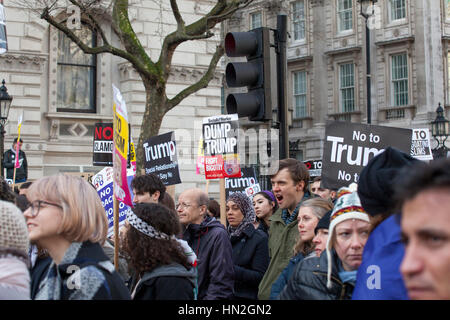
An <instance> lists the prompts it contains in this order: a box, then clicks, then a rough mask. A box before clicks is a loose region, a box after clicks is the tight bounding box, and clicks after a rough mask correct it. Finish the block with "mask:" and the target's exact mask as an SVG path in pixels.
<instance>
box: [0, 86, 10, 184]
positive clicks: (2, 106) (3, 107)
mask: <svg viewBox="0 0 450 320" xmlns="http://www.w3.org/2000/svg"><path fill="white" fill-rule="evenodd" d="M12 99H13V98H12V97H11V96H10V95H9V94H8V89H7V88H6V86H5V79H3V81H2V86H1V87H0V153H1V159H2V163H1V169H2V171H1V176H2V177H3V153H4V148H5V146H4V144H5V124H6V121H7V120H8V114H9V108H10V107H11V102H12Z"/></svg>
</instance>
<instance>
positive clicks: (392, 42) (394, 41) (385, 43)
mask: <svg viewBox="0 0 450 320" xmlns="http://www.w3.org/2000/svg"><path fill="white" fill-rule="evenodd" d="M414 41H415V37H414V36H408V37H402V38H395V39H390V40H385V41H378V42H375V45H376V46H378V47H386V46H391V45H396V44H399V43H403V42H414Z"/></svg>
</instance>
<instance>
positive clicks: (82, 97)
mask: <svg viewBox="0 0 450 320" xmlns="http://www.w3.org/2000/svg"><path fill="white" fill-rule="evenodd" d="M73 31H74V33H75V34H76V35H77V36H78V37H79V38H80V39H81V40H82V41H83V43H85V44H86V45H89V46H96V34H95V33H94V32H93V31H92V30H90V29H89V28H87V27H86V26H84V25H82V28H81V29H78V30H73ZM96 58H97V57H96V55H93V54H85V53H84V52H83V51H82V50H81V49H80V48H79V47H78V46H77V45H76V44H75V43H74V42H73V41H72V40H70V39H69V37H67V36H66V35H65V34H64V33H63V32H61V31H59V32H58V74H57V86H58V89H57V111H63V112H92V113H94V112H96V103H95V100H96V99H95V96H96V94H95V91H96V85H95V84H96V71H97V70H96V69H97V64H96V60H97V59H96Z"/></svg>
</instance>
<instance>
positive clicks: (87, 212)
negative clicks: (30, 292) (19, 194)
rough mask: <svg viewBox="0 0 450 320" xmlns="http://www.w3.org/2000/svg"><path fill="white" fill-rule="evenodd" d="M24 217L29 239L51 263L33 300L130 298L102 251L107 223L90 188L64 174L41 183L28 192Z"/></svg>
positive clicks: (48, 178)
mask: <svg viewBox="0 0 450 320" xmlns="http://www.w3.org/2000/svg"><path fill="white" fill-rule="evenodd" d="M27 198H28V200H29V201H30V203H31V205H30V207H29V208H28V209H27V210H26V211H25V212H24V215H25V218H26V221H27V227H28V233H29V238H30V241H31V242H34V243H36V244H37V245H39V246H40V247H41V248H43V249H45V250H47V251H48V253H49V255H50V257H51V258H52V260H53V262H52V263H51V265H50V267H49V270H48V272H47V275H46V277H45V278H44V280H43V281H42V282H41V283H40V284H39V289H38V292H37V294H36V297H35V299H36V300H107V299H130V294H129V292H128V289H127V288H126V286H125V284H124V283H123V281H122V279H121V278H120V276H119V274H118V273H117V272H116V271H115V270H114V266H113V265H112V263H111V262H110V261H109V259H108V257H107V256H106V255H105V253H104V252H103V250H102V247H101V246H102V245H103V243H104V241H105V239H106V234H107V229H108V224H107V218H106V214H105V211H104V209H103V206H102V203H101V201H100V198H99V197H98V194H97V192H96V191H95V189H94V188H93V187H92V186H91V185H90V184H89V183H88V182H87V181H85V180H83V179H81V178H78V177H72V176H68V175H57V176H51V177H45V178H42V179H40V180H38V181H36V182H34V183H33V184H32V185H31V187H30V188H29V189H28V193H27Z"/></svg>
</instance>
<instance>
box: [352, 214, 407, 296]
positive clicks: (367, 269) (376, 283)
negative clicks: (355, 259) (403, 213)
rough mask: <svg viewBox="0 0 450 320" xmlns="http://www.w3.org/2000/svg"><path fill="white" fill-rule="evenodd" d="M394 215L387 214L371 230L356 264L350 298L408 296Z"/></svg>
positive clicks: (402, 249) (402, 251)
mask: <svg viewBox="0 0 450 320" xmlns="http://www.w3.org/2000/svg"><path fill="white" fill-rule="evenodd" d="M396 217H397V216H395V215H394V216H390V217H389V218H387V219H386V220H384V221H383V222H382V223H380V224H379V225H378V226H377V227H376V228H375V229H374V230H373V231H372V233H371V234H370V236H369V239H368V240H367V243H366V245H365V246H364V252H363V257H362V263H361V265H360V266H359V268H358V275H357V276H356V284H355V290H354V292H353V296H352V299H353V300H408V293H407V291H406V287H405V284H404V282H403V278H402V275H401V274H400V264H401V263H402V259H403V255H404V254H405V248H404V245H403V243H402V242H401V239H400V238H401V237H400V232H401V230H400V225H399V224H398V223H397V221H396V220H395V219H396Z"/></svg>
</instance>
